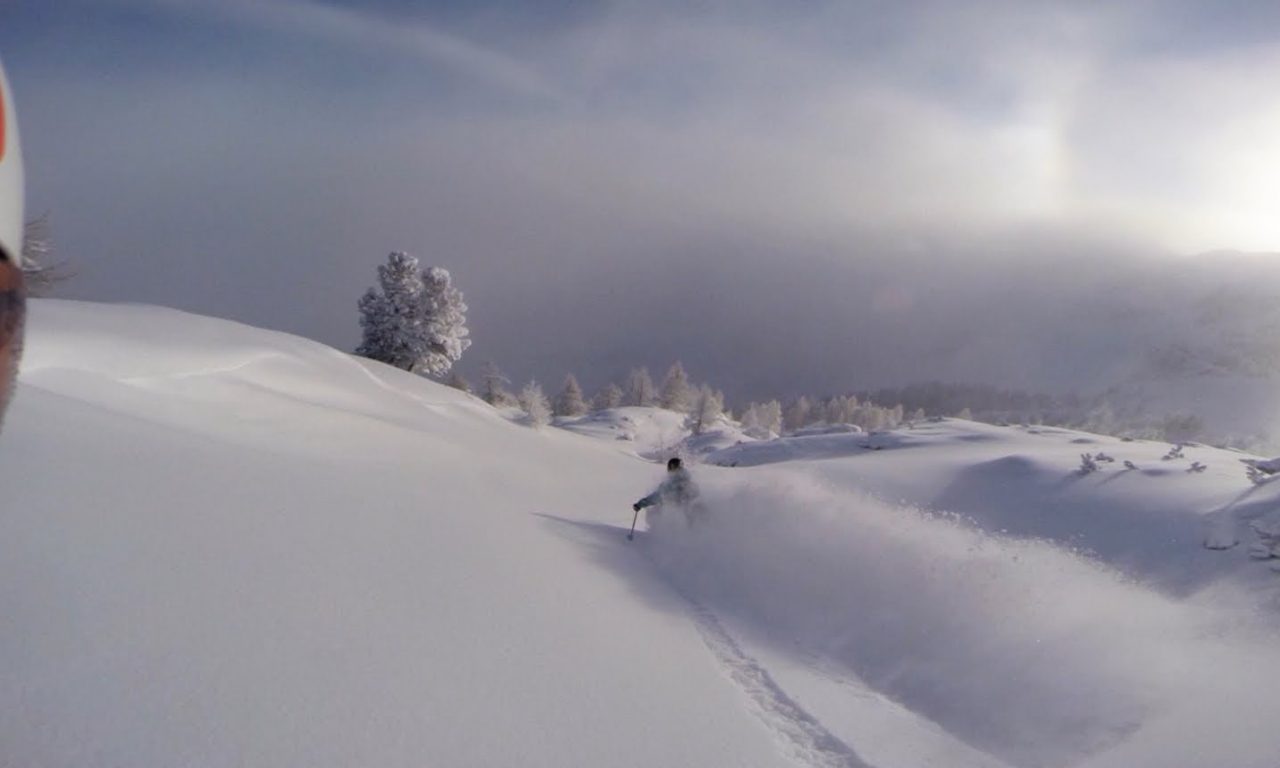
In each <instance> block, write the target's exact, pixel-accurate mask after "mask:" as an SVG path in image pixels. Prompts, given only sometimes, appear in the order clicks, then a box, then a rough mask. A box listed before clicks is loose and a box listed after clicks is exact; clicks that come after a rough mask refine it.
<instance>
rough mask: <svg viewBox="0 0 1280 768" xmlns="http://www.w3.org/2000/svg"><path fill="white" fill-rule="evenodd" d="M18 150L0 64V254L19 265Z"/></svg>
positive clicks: (19, 162) (20, 222)
mask: <svg viewBox="0 0 1280 768" xmlns="http://www.w3.org/2000/svg"><path fill="white" fill-rule="evenodd" d="M22 201H23V193H22V150H21V145H20V144H19V143H18V124H17V122H16V121H15V120H14V113H13V95H12V94H11V93H10V91H9V80H8V78H7V77H5V74H4V66H3V65H0V257H3V258H6V259H7V260H8V261H9V263H10V265H12V266H17V267H21V266H22V225H23V220H22Z"/></svg>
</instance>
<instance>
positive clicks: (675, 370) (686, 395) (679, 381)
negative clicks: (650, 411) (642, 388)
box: [659, 362, 693, 413]
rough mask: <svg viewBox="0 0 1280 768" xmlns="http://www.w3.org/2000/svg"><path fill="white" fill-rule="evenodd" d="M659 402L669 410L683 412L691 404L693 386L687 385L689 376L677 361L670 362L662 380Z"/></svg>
mask: <svg viewBox="0 0 1280 768" xmlns="http://www.w3.org/2000/svg"><path fill="white" fill-rule="evenodd" d="M659 404H660V405H661V406H662V407H663V408H666V409H667V410H669V411H681V412H684V413H687V412H688V411H689V409H690V408H691V407H692V406H693V387H691V386H690V385H689V376H688V374H686V373H685V372H684V366H683V365H681V364H680V363H679V362H676V363H674V364H672V366H671V368H670V369H668V370H667V375H666V377H665V378H664V379H663V380H662V397H661V399H660V401H659Z"/></svg>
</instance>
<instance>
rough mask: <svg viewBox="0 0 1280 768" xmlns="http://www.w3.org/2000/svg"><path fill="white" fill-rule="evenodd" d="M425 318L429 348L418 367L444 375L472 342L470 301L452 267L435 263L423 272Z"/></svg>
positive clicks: (427, 371) (424, 371)
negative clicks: (466, 300) (457, 283)
mask: <svg viewBox="0 0 1280 768" xmlns="http://www.w3.org/2000/svg"><path fill="white" fill-rule="evenodd" d="M421 313H422V322H423V325H424V331H425V334H426V349H425V350H423V354H422V356H421V358H420V359H419V361H418V364H417V365H416V366H415V368H414V370H417V371H420V372H422V373H425V374H426V375H428V376H433V377H437V378H438V377H440V376H443V375H444V374H446V373H448V372H449V369H450V368H452V367H453V364H454V363H456V362H458V360H459V359H461V358H462V353H463V352H465V351H466V349H467V347H469V346H471V339H468V338H467V336H468V334H469V331H468V330H467V305H466V304H465V303H464V302H463V301H462V291H459V290H458V289H457V288H455V287H454V286H453V278H452V277H451V276H450V275H449V270H447V269H444V268H443V267H431V268H430V269H428V270H427V271H426V273H425V274H424V275H423V276H422V305H421Z"/></svg>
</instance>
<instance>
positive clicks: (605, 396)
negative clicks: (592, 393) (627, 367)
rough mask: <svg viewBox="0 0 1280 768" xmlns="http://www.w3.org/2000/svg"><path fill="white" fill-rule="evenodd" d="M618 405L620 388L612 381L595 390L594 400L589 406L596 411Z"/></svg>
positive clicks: (620, 395)
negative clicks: (597, 390)
mask: <svg viewBox="0 0 1280 768" xmlns="http://www.w3.org/2000/svg"><path fill="white" fill-rule="evenodd" d="M620 405H622V388H621V387H619V386H618V385H617V384H614V383H612V382H610V383H609V384H606V385H605V387H604V389H601V390H600V391H599V392H597V393H596V398H595V400H593V401H592V403H591V407H592V408H593V409H595V410H597V411H607V410H609V409H610V408H617V407H618V406H620Z"/></svg>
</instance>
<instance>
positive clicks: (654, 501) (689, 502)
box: [631, 458, 706, 528]
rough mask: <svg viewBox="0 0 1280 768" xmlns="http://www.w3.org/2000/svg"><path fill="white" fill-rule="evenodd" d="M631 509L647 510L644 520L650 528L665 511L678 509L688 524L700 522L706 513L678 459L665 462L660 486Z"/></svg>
mask: <svg viewBox="0 0 1280 768" xmlns="http://www.w3.org/2000/svg"><path fill="white" fill-rule="evenodd" d="M631 509H633V510H634V511H636V512H639V511H640V510H642V509H648V510H649V511H648V512H646V513H645V520H647V521H648V523H649V527H650V528H652V527H653V526H654V525H655V524H656V523H657V521H658V519H659V517H660V516H661V513H662V511H663V510H666V509H679V510H680V511H682V512H683V513H684V516H685V519H686V520H687V521H688V522H689V523H690V524H693V523H695V522H697V521H698V520H700V519H701V518H702V517H703V515H704V514H705V513H706V509H705V507H703V505H702V504H701V502H699V501H698V486H697V485H695V484H694V482H693V477H692V476H691V475H690V474H689V470H687V469H685V468H684V464H683V463H682V462H681V461H680V459H678V458H672V459H670V460H669V461H668V462H667V477H666V479H664V480H663V481H662V484H661V485H659V486H658V487H657V489H655V490H654V492H653V493H651V494H649V495H648V496H645V497H644V498H643V499H641V500H639V501H637V502H636V503H635V504H632V505H631Z"/></svg>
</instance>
